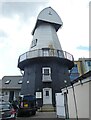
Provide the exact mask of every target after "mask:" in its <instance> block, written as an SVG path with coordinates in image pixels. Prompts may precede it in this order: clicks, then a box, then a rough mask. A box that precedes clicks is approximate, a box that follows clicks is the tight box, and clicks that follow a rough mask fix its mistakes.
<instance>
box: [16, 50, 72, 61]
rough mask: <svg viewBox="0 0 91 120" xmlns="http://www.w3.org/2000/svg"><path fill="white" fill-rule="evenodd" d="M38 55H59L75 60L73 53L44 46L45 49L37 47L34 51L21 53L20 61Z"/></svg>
mask: <svg viewBox="0 0 91 120" xmlns="http://www.w3.org/2000/svg"><path fill="white" fill-rule="evenodd" d="M36 57H59V58H65V59H68V60H70V61H74V58H73V55H71V54H70V53H68V52H66V51H62V50H56V49H50V48H43V49H36V50H33V51H28V52H26V53H24V54H22V55H20V57H19V60H18V63H20V62H22V61H25V60H27V59H31V58H36Z"/></svg>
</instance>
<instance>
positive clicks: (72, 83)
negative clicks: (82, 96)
mask: <svg viewBox="0 0 91 120" xmlns="http://www.w3.org/2000/svg"><path fill="white" fill-rule="evenodd" d="M71 85H72V89H73V97H74V103H75V110H76V119H77V120H78V111H77V103H76V96H75V90H74V86H73V83H71Z"/></svg>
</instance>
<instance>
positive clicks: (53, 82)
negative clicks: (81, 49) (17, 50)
mask: <svg viewBox="0 0 91 120" xmlns="http://www.w3.org/2000/svg"><path fill="white" fill-rule="evenodd" d="M62 24H63V23H62V20H61V18H60V17H59V15H58V14H57V13H56V12H55V11H54V10H53V9H52V8H51V7H47V8H45V9H43V10H42V11H41V12H40V13H39V15H38V17H37V21H36V24H35V27H34V29H33V31H32V35H33V39H32V43H31V46H30V49H29V51H28V52H26V53H24V54H22V55H20V57H19V59H18V67H19V68H20V70H23V71H24V75H23V84H22V88H21V94H24V95H26V94H32V95H36V96H37V100H38V104H39V106H43V105H53V106H55V93H58V92H60V90H61V89H62V88H64V87H65V86H68V85H69V84H70V78H69V70H70V69H71V68H72V67H73V65H74V61H73V56H72V55H71V54H70V53H67V52H66V51H63V50H62V48H61V44H60V42H59V39H58V36H57V31H58V29H59V28H61V26H62ZM65 81H66V82H65Z"/></svg>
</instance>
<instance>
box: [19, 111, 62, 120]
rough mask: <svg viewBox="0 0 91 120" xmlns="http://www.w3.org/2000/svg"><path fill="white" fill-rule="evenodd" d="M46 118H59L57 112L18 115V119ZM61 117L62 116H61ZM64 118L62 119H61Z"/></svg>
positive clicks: (34, 119) (54, 119) (55, 119)
mask: <svg viewBox="0 0 91 120" xmlns="http://www.w3.org/2000/svg"><path fill="white" fill-rule="evenodd" d="M36 119H37V120H40V119H41V120H42V119H43V120H44V119H47V120H48V119H49V120H50V119H52V120H57V119H58V118H57V116H56V113H55V112H37V113H36V115H35V116H31V117H18V118H17V120H36ZM59 119H61V118H59ZM61 120H62V119H61Z"/></svg>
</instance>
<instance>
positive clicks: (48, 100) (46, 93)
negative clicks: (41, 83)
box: [43, 88, 52, 104]
mask: <svg viewBox="0 0 91 120" xmlns="http://www.w3.org/2000/svg"><path fill="white" fill-rule="evenodd" d="M43 104H52V89H51V88H43Z"/></svg>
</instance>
